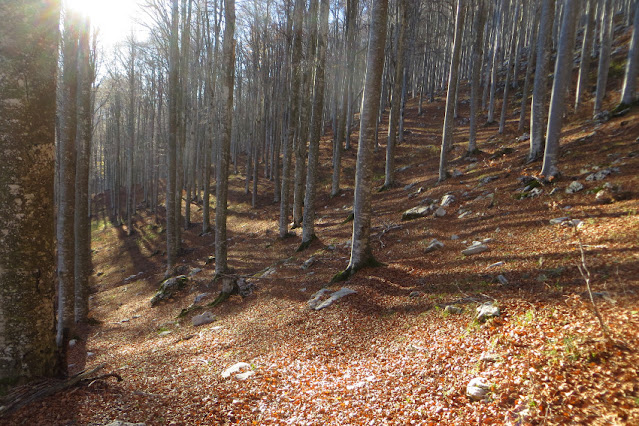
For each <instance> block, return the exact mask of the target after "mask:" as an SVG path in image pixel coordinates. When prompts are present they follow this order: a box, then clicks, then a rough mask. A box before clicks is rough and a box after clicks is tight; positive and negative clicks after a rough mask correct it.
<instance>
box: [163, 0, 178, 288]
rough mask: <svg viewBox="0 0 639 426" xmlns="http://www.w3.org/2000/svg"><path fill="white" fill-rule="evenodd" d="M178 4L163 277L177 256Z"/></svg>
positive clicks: (171, 69) (175, 2) (175, 4)
mask: <svg viewBox="0 0 639 426" xmlns="http://www.w3.org/2000/svg"><path fill="white" fill-rule="evenodd" d="M178 19H179V16H178V0H172V9H171V34H170V40H169V117H168V121H169V138H168V150H167V159H168V170H167V179H166V181H167V183H166V245H167V249H166V261H167V262H166V263H167V265H166V266H167V269H166V275H167V276H171V275H173V273H174V269H175V264H176V262H177V254H178V241H177V238H178V235H177V228H178V221H177V220H176V213H177V211H176V201H177V197H176V192H177V186H176V183H177V182H176V178H177V170H176V169H177V158H176V157H177V130H178V129H177V128H178V125H177V124H178V123H177V114H178V112H177V92H178V67H179V55H180V52H179V50H178Z"/></svg>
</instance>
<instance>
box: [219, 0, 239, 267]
mask: <svg viewBox="0 0 639 426" xmlns="http://www.w3.org/2000/svg"><path fill="white" fill-rule="evenodd" d="M222 46H223V47H222V50H223V64H222V69H223V70H224V71H223V80H224V84H223V86H222V99H223V101H224V106H223V112H222V126H223V130H222V140H221V142H220V150H219V157H218V160H217V182H216V186H215V198H216V204H215V275H216V276H219V275H221V274H225V273H226V272H228V243H227V241H226V217H227V202H228V189H229V188H228V186H229V160H230V154H231V132H232V129H233V85H234V80H235V0H224V42H223V45H222Z"/></svg>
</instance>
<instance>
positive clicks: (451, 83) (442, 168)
mask: <svg viewBox="0 0 639 426" xmlns="http://www.w3.org/2000/svg"><path fill="white" fill-rule="evenodd" d="M465 9H466V7H465V2H464V0H457V12H456V14H455V15H456V18H455V39H454V41H453V52H452V58H451V62H450V73H449V75H448V92H447V93H446V113H445V115H444V130H443V133H442V148H441V152H440V157H439V182H443V181H444V180H446V178H447V175H446V174H447V172H446V167H447V166H448V151H449V150H450V148H451V144H452V141H453V131H454V128H455V123H454V121H453V114H454V111H453V110H454V108H455V99H454V97H455V92H456V91H457V81H458V78H457V77H458V74H459V59H460V57H461V43H462V29H463V27H464V14H465Z"/></svg>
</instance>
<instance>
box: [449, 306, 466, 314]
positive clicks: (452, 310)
mask: <svg viewBox="0 0 639 426" xmlns="http://www.w3.org/2000/svg"><path fill="white" fill-rule="evenodd" d="M444 312H446V313H447V314H451V315H459V314H461V313H462V312H464V310H463V309H462V308H458V307H457V306H453V305H447V306H446V307H445V308H444Z"/></svg>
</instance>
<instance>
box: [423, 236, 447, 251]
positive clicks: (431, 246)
mask: <svg viewBox="0 0 639 426" xmlns="http://www.w3.org/2000/svg"><path fill="white" fill-rule="evenodd" d="M441 248H444V243H442V242H441V241H439V240H437V239H433V240H432V241H431V242H430V244H428V247H426V250H424V253H430V252H432V251H435V250H439V249H441Z"/></svg>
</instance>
